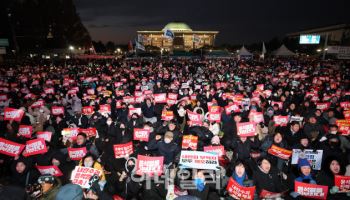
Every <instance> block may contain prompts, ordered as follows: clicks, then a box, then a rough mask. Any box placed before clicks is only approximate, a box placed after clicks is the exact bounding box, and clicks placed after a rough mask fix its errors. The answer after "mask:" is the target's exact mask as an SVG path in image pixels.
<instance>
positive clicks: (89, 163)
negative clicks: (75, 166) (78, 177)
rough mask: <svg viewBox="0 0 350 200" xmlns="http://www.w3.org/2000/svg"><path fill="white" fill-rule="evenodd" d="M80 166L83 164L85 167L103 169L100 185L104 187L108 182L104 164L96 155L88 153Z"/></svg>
mask: <svg viewBox="0 0 350 200" xmlns="http://www.w3.org/2000/svg"><path fill="white" fill-rule="evenodd" d="M79 166H83V167H91V168H94V169H97V170H100V171H101V175H100V181H99V184H100V187H101V188H103V187H104V185H105V184H106V177H105V174H104V170H103V167H102V165H101V164H100V163H99V162H98V161H97V160H96V158H95V157H94V155H92V154H90V153H87V154H86V155H85V156H84V158H83V159H81V161H80V163H79Z"/></svg>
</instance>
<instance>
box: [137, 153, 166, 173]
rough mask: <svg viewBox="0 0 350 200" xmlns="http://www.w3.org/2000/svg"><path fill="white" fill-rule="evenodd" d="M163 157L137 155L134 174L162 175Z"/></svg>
mask: <svg viewBox="0 0 350 200" xmlns="http://www.w3.org/2000/svg"><path fill="white" fill-rule="evenodd" d="M163 164H164V157H163V156H159V157H151V156H143V155H137V161H136V174H138V175H143V174H147V175H149V176H151V177H152V176H154V175H155V174H157V175H161V174H162V173H163Z"/></svg>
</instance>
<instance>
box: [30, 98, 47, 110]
mask: <svg viewBox="0 0 350 200" xmlns="http://www.w3.org/2000/svg"><path fill="white" fill-rule="evenodd" d="M44 104H45V102H44V100H39V101H36V102H34V103H33V104H32V105H31V107H32V108H40V107H41V106H44Z"/></svg>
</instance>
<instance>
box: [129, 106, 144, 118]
mask: <svg viewBox="0 0 350 200" xmlns="http://www.w3.org/2000/svg"><path fill="white" fill-rule="evenodd" d="M134 113H136V114H137V115H138V116H140V115H141V114H142V110H141V108H129V117H130V116H131V115H133V114H134Z"/></svg>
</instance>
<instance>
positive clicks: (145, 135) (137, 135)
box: [134, 128, 150, 142]
mask: <svg viewBox="0 0 350 200" xmlns="http://www.w3.org/2000/svg"><path fill="white" fill-rule="evenodd" d="M149 133H150V130H148V129H142V128H134V140H139V141H144V142H148V140H149Z"/></svg>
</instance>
